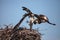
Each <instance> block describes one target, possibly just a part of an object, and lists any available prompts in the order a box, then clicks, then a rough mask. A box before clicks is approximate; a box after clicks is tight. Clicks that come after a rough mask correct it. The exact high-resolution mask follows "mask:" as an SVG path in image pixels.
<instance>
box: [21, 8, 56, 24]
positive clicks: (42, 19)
mask: <svg viewBox="0 0 60 40" xmlns="http://www.w3.org/2000/svg"><path fill="white" fill-rule="evenodd" d="M22 8H23V10H25V11H26V12H27V13H28V14H29V15H28V16H30V20H31V21H32V22H33V23H34V24H37V23H38V24H40V23H45V22H47V23H49V24H52V25H56V24H53V23H51V22H49V19H48V18H47V17H46V16H45V15H42V14H40V15H37V14H33V13H32V12H31V11H30V10H29V9H28V8H26V7H22ZM34 17H37V19H34Z"/></svg>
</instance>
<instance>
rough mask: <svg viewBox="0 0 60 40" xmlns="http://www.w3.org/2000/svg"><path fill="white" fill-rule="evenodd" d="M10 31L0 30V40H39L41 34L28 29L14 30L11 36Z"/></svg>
mask: <svg viewBox="0 0 60 40" xmlns="http://www.w3.org/2000/svg"><path fill="white" fill-rule="evenodd" d="M11 32H12V29H8V30H0V40H41V34H40V33H39V32H37V31H36V30H33V29H32V31H30V29H22V30H19V29H18V30H16V31H15V32H14V33H13V34H12V35H10V33H11Z"/></svg>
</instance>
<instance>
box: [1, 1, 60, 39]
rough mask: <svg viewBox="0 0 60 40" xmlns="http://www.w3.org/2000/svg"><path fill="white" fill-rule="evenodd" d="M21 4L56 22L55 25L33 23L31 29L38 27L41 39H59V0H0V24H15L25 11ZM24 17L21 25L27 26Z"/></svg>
mask: <svg viewBox="0 0 60 40" xmlns="http://www.w3.org/2000/svg"><path fill="white" fill-rule="evenodd" d="M22 6H25V7H27V8H29V9H30V10H31V11H32V12H33V13H35V14H44V15H46V16H47V17H48V18H49V21H51V22H52V23H56V26H53V25H50V24H48V23H42V24H37V25H33V29H36V28H38V27H39V32H40V33H42V34H44V35H42V40H60V31H59V30H60V18H59V17H60V0H0V26H1V27H2V26H3V25H4V24H7V25H8V24H13V25H15V24H17V23H18V22H19V20H20V19H21V18H22V16H23V14H25V13H26V12H25V11H23V10H22V8H21V7H22ZM26 20H28V19H25V20H24V22H23V23H22V24H21V26H23V25H24V26H27V28H29V26H28V24H27V23H26Z"/></svg>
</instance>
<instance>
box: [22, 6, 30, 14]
mask: <svg viewBox="0 0 60 40" xmlns="http://www.w3.org/2000/svg"><path fill="white" fill-rule="evenodd" d="M22 8H23V10H25V11H26V12H28V13H30V12H31V11H30V10H29V9H28V8H26V7H22Z"/></svg>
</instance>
